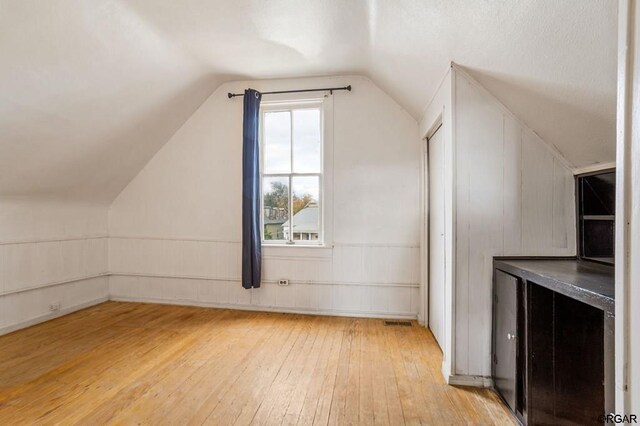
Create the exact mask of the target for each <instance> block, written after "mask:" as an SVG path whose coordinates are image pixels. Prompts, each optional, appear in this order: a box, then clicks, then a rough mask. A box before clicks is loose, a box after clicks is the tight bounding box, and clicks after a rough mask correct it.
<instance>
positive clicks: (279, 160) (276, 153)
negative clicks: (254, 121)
mask: <svg viewBox="0 0 640 426" xmlns="http://www.w3.org/2000/svg"><path fill="white" fill-rule="evenodd" d="M263 131H264V172H265V173H291V113H290V112H289V111H284V112H267V113H265V115H264V130H263Z"/></svg>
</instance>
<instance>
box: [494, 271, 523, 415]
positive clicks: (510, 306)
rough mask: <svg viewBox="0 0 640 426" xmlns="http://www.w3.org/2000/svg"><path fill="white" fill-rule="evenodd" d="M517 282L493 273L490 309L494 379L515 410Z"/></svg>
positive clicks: (496, 385) (511, 277)
mask: <svg viewBox="0 0 640 426" xmlns="http://www.w3.org/2000/svg"><path fill="white" fill-rule="evenodd" d="M517 304H518V279H517V278H516V277H513V276H511V275H509V274H506V273H504V272H502V271H499V270H496V271H495V282H494V305H493V379H494V382H495V387H496V389H497V390H498V392H500V394H501V395H502V397H503V398H504V399H505V401H506V402H507V404H509V407H511V409H512V410H514V411H515V409H516V357H517V336H516V330H517V324H518V322H517V321H518V317H517V310H518V309H517Z"/></svg>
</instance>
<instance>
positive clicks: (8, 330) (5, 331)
mask: <svg viewBox="0 0 640 426" xmlns="http://www.w3.org/2000/svg"><path fill="white" fill-rule="evenodd" d="M108 300H109V296H103V297H99V298H97V299H92V300H89V301H87V302H83V303H80V304H77V305H73V306H68V307H66V308H63V309H60V310H59V311H57V312H50V313H48V314H44V315H40V316H38V317H35V318H32V319H29V320H26V321H21V322H19V323H16V324H11V325H8V326H5V327H1V328H0V336H2V335H4V334H9V333H11V332H14V331H17V330H21V329H23V328H27V327H31V326H32V325H36V324H40V323H42V322H45V321H49V320H52V319H55V318H58V317H62V316H65V315H68V314H70V313H73V312H76V311H79V310H81V309H85V308H88V307H90V306H94V305H98V304H100V303H104V302H107V301H108Z"/></svg>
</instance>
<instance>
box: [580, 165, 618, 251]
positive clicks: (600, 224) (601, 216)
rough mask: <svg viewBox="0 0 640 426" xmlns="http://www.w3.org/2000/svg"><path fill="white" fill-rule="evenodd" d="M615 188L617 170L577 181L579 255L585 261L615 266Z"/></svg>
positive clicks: (585, 176) (593, 174) (591, 174)
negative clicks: (613, 264)
mask: <svg viewBox="0 0 640 426" xmlns="http://www.w3.org/2000/svg"><path fill="white" fill-rule="evenodd" d="M615 185H616V174H615V171H614V170H607V171H604V172H596V173H589V174H585V175H580V176H577V177H576V187H577V190H578V191H577V196H578V200H577V203H576V204H577V206H576V207H577V208H578V212H577V216H578V218H579V219H578V255H579V257H580V258H581V259H584V260H594V261H597V262H602V263H611V264H612V263H614V248H615V220H616V217H615V211H616V208H615V198H616V197H615V194H616V190H615Z"/></svg>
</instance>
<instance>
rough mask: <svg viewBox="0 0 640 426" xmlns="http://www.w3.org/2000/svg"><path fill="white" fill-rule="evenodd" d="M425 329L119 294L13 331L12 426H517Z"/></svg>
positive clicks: (1, 382) (1, 387)
mask: <svg viewBox="0 0 640 426" xmlns="http://www.w3.org/2000/svg"><path fill="white" fill-rule="evenodd" d="M441 365H442V356H441V354H440V351H439V348H438V346H437V344H436V343H435V340H434V339H433V336H432V335H431V333H430V332H429V331H428V330H426V329H424V328H422V327H420V326H418V325H417V324H416V323H414V324H413V326H412V327H387V326H384V325H383V321H382V320H377V319H364V318H339V317H322V316H309V315H296V314H278V313H265V312H248V311H234V310H229V309H208V308H197V307H187V306H167V305H153V304H140V303H122V302H107V303H103V304H101V305H97V306H94V307H91V308H88V309H85V310H82V311H78V312H75V313H73V314H69V315H67V316H64V317H60V318H57V319H55V320H52V321H49V322H46V323H42V324H38V325H36V326H33V327H30V328H27V329H24V330H20V331H17V332H14V333H10V334H7V335H5V336H0V424H79V425H87V424H153V425H155V424H163V425H164V424H166V425H184V424H193V425H201V424H213V425H229V424H237V425H248V424H265V425H274V424H278V425H279V424H286V425H294V424H298V425H310V424H316V425H327V424H339V425H343V424H360V425H371V424H373V425H399V424H482V425H485V424H486V425H489V424H494V425H502V424H516V423H515V421H514V419H513V417H512V416H511V414H510V413H509V412H508V410H507V409H506V408H505V406H504V405H503V404H502V403H501V402H500V400H499V398H498V397H497V395H496V394H495V393H493V392H492V391H490V390H487V389H476V388H473V389H467V388H460V387H454V386H448V385H446V384H445V382H444V379H443V377H442V374H441V373H440V368H441Z"/></svg>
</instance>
